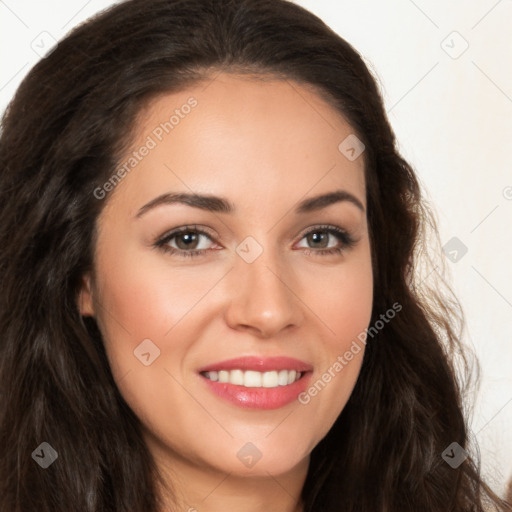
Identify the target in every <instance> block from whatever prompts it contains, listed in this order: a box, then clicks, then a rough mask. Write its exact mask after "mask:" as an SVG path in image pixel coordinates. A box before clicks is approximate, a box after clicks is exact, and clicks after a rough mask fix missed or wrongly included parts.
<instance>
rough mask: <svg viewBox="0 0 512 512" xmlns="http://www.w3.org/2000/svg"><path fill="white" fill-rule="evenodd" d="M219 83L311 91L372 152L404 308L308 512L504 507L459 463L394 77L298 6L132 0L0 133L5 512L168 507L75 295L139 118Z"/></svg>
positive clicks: (428, 224) (0, 495) (447, 302)
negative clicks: (41, 453) (388, 98)
mask: <svg viewBox="0 0 512 512" xmlns="http://www.w3.org/2000/svg"><path fill="white" fill-rule="evenodd" d="M219 71H227V72H232V73H238V74H247V75H254V76H258V75H260V76H268V77H271V78H274V79H276V80H292V81H296V82H298V83H301V84H305V85H309V86H312V87H314V88H315V90H316V91H317V93H318V94H319V95H321V96H322V97H323V98H324V99H325V100H326V101H328V103H329V104H330V105H331V106H332V107H333V108H334V109H337V111H339V113H340V114H341V115H342V116H344V118H345V119H346V120H347V121H348V122H349V124H350V125H351V127H352V128H353V130H354V132H355V133H356V134H357V136H358V137H359V138H360V139H361V140H362V141H363V143H364V144H365V146H366V151H365V153H364V158H365V175H366V184H367V203H368V221H369V231H370V240H371V247H372V264H373V271H374V306H373V308H374V309H373V314H372V320H371V322H372V324H373V323H374V322H375V321H377V320H378V319H379V315H380V314H381V313H382V312H384V311H386V310H387V309H389V308H390V307H391V305H392V304H394V303H395V302H399V303H400V304H401V305H402V311H401V313H400V315H397V316H396V318H395V319H394V320H393V321H392V322H390V323H389V324H388V325H387V326H386V328H385V329H382V330H381V331H380V332H379V333H378V335H377V336H375V337H374V338H372V339H369V340H368V343H367V349H366V352H365V355H364V360H363V364H362V368H361V373H360V376H359V378H358V381H357V383H356V386H355V388H354V390H353V393H352V395H351V397H350V400H349V402H348V403H347V405H346V407H345V408H344V410H343V411H342V413H341V414H340V416H339V418H338V419H337V421H336V422H335V424H334V425H333V427H332V429H331V430H330V431H329V433H328V434H327V435H326V436H325V437H324V439H323V440H322V441H321V442H320V443H319V444H318V445H317V446H316V447H315V448H314V449H313V451H312V454H311V460H310V466H309V471H308V475H307V478H306V482H305V485H304V488H303V492H302V498H303V503H304V510H305V512H334V511H339V510H344V511H345V512H356V511H358V512H397V511H400V512H401V511H411V510H414V511H415V512H422V511H425V512H441V511H442V512H446V511H451V512H481V511H482V510H484V508H485V507H487V506H489V507H490V506H492V507H493V510H505V507H506V503H505V502H504V501H502V500H500V499H499V498H498V496H496V495H495V494H494V493H493V491H492V490H491V489H490V487H489V486H488V485H486V484H485V483H484V482H483V480H482V478H481V477H480V470H479V466H478V461H477V458H476V456H469V457H468V458H467V459H466V460H465V461H464V462H463V463H462V464H461V465H460V466H458V467H457V468H452V467H451V466H450V465H449V464H447V463H446V462H445V460H443V458H442V453H443V451H444V450H445V449H446V448H447V447H448V446H449V445H450V444H451V443H453V442H457V443H458V444H459V445H460V446H461V447H463V448H464V449H466V450H467V451H468V452H470V451H471V450H470V446H469V445H470V444H471V443H470V439H469V429H468V426H467V423H466V419H465V412H464V396H465V395H464V393H465V391H464V390H465V387H464V386H463V383H462V382H459V377H458V370H461V374H463V375H464V376H465V377H467V375H468V368H469V367H468V364H467V360H466V358H465V355H464V352H463V350H462V348H463V347H462V344H461V342H460V336H461V326H462V324H463V318H462V313H461V311H460V310H459V309H458V306H457V303H456V301H454V299H453V297H452V296H451V295H450V294H449V293H448V292H446V293H443V294H441V293H438V292H437V291H436V288H435V286H429V285H427V281H423V282H422V281H421V278H420V275H419V274H420V272H419V271H420V270H421V267H420V259H419V256H420V255H421V253H425V247H426V240H427V234H428V233H427V231H428V229H427V228H429V229H430V228H433V230H434V231H435V219H434V216H433V215H432V214H431V212H430V209H429V208H428V207H427V204H426V201H425V199H424V197H423V194H422V191H421V187H420V184H419V181H418V178H417V177H416V176H415V173H414V171H413V169H412V168H411V166H410V165H409V164H408V163H407V162H406V161H405V160H404V159H403V158H402V157H401V155H400V154H399V152H398V150H397V147H396V144H395V136H394V133H393V131H392V128H391V127H390V125H389V122H388V120H387V117H386V114H385V110H384V107H383V101H382V98H381V95H380V92H379V90H378V87H377V83H376V79H375V78H374V77H373V76H372V74H371V73H370V71H369V70H368V68H367V66H366V65H365V63H364V62H363V59H362V58H361V56H360V55H359V54H358V52H357V51H356V50H355V49H354V48H353V47H352V46H351V45H350V44H349V43H347V42H346V41H345V40H344V39H342V38H341V37H340V36H339V35H337V34H336V33H335V32H333V31H332V30H331V29H330V28H329V27H327V26H326V25H325V24H324V23H323V22H322V21H321V20H320V19H319V18H317V17H316V16H314V15H313V14H311V13H310V12H308V11H306V10H305V9H303V8H301V7H300V6H298V5H295V4H293V3H291V2H289V1H286V0H129V1H125V2H121V3H119V4H117V5H115V6H114V7H112V8H110V9H107V10H105V11H102V12H100V13H98V14H97V15H96V16H94V17H92V18H91V19H90V20H88V21H87V22H86V23H83V24H81V25H79V26H78V27H77V28H75V29H74V30H72V31H71V32H70V33H69V34H68V35H67V36H66V37H65V38H63V39H62V40H61V41H60V42H59V43H58V45H57V47H56V48H55V49H54V51H52V52H51V53H50V54H49V55H48V56H47V57H46V58H43V59H41V60H40V61H39V62H38V63H37V64H36V65H35V66H34V67H33V68H32V69H31V71H30V72H29V73H28V75H27V76H26V78H25V79H24V80H23V81H22V83H21V85H20V86H19V88H18V90H17V92H16V94H15V96H14V98H13V100H12V101H11V103H10V104H9V106H8V108H7V110H6V112H5V114H4V116H3V119H2V133H1V136H0V205H1V206H0V208H1V210H0V247H1V249H0V250H1V253H0V279H1V282H2V293H1V294H0V332H1V338H0V390H1V395H0V453H1V454H2V457H1V458H0V509H1V510H2V511H9V512H33V511H34V510H39V511H40V512H69V511H74V510H77V511H78V510H79V511H81V512H82V511H83V512H157V511H158V510H160V508H159V507H161V506H162V503H161V502H160V498H159V492H158V491H159V485H165V482H164V481H163V478H162V477H161V476H160V475H159V473H158V471H157V467H156V464H155V461H154V460H153V458H152V457H151V454H150V453H149V451H148V449H147V446H146V445H145V443H144V442H143V438H142V435H141V423H140V421H139V419H138V418H137V417H136V415H135V414H134V413H133V411H132V410H131V409H130V408H129V407H128V405H127V404H126V402H125V401H124V400H123V397H122V396H121V394H120V392H119V390H118V388H117V387H116V384H115V381H114V379H113V376H112V373H111V370H110V367H109V364H108V360H107V357H106V354H105V351H104V347H103V343H102V338H101V333H100V332H99V329H98V326H97V325H96V323H95V321H94V319H92V318H82V317H81V316H80V314H79V310H78V305H77V297H78V290H79V287H80V284H81V277H82V276H83V274H84V273H85V272H87V271H89V270H91V269H92V267H93V264H94V259H93V255H94V247H95V243H96V237H95V233H96V231H95V228H96V220H97V218H98V215H99V214H100V213H101V210H102V208H103V207H104V206H105V204H106V203H107V202H108V197H106V198H105V199H104V200H98V199H97V198H96V197H95V195H94V192H93V191H94V190H95V189H96V188H97V187H99V186H101V184H103V183H105V182H106V181H107V179H108V178H109V177H110V176H111V175H112V173H113V170H114V169H116V168H117V166H118V165H119V163H120V162H121V159H122V156H123V154H124V153H125V151H126V150H127V149H128V148H129V147H130V144H131V143H132V142H133V140H134V134H135V132H136V128H137V119H138V115H139V114H140V113H141V112H143V111H144V108H145V107H147V105H148V103H149V102H150V101H151V100H153V99H155V98H156V97H158V96H160V95H163V94H166V93H171V92H176V91H179V90H184V89H185V88H186V87H187V86H189V85H191V84H194V83H197V82H199V81H204V80H211V79H214V77H215V73H217V72H219ZM436 264H437V266H438V267H439V266H440V265H441V264H440V263H439V262H436ZM434 269H435V267H434ZM436 273H437V270H436V271H435V272H434V274H436ZM461 381H462V379H461ZM42 442H48V443H49V444H50V445H51V446H53V447H54V448H55V449H56V451H57V453H58V461H57V463H55V464H52V465H51V466H50V467H49V468H48V469H46V470H43V469H42V468H41V467H40V466H39V465H37V464H36V463H35V462H34V460H33V453H34V450H35V449H36V448H37V447H38V446H39V445H40V444H41V443H42Z"/></svg>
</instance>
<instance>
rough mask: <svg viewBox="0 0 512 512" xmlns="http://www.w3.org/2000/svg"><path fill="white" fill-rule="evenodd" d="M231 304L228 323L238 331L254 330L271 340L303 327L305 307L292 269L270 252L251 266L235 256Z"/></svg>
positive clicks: (231, 281)
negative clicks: (282, 332)
mask: <svg viewBox="0 0 512 512" xmlns="http://www.w3.org/2000/svg"><path fill="white" fill-rule="evenodd" d="M229 278H230V283H229V286H230V290H232V292H231V293H230V296H231V301H230V303H229V306H228V308H227V311H226V322H227V324H228V325H229V326H230V327H231V328H232V329H235V330H246V331H252V332H253V333H254V334H255V335H256V336H258V337H260V338H270V337H274V336H276V335H278V334H279V332H281V331H283V330H285V329H292V328H293V327H297V326H299V325H301V324H302V322H303V318H304V310H303V308H304V304H303V302H302V301H301V300H300V296H299V294H300V290H299V289H298V288H299V284H298V282H297V279H296V277H294V273H293V271H292V268H291V267H289V266H286V265H283V264H279V262H278V257H277V256H272V255H271V254H270V251H263V253H262V254H261V255H260V256H259V257H258V258H257V259H256V260H255V261H253V262H252V263H248V262H247V261H245V260H244V259H243V258H241V257H238V256H237V257H236V262H235V268H234V269H233V270H232V271H231V272H230V273H229Z"/></svg>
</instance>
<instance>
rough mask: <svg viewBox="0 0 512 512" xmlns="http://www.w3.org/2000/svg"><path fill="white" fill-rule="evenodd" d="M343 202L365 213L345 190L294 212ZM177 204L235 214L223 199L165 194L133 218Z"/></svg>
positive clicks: (305, 203) (307, 201)
mask: <svg viewBox="0 0 512 512" xmlns="http://www.w3.org/2000/svg"><path fill="white" fill-rule="evenodd" d="M344 201H346V202H349V203H352V204H353V205H355V206H357V208H359V209H360V210H361V211H362V212H364V211H365V209H364V206H363V204H362V203H361V201H360V200H359V199H358V198H357V197H356V196H354V195H353V194H351V193H350V192H347V191H346V190H336V191H334V192H329V193H327V194H322V195H318V196H314V197H310V198H308V199H304V200H303V201H301V202H300V203H299V204H298V205H297V207H296V208H295V212H296V213H297V214H304V213H310V212H313V211H318V210H321V209H322V208H326V207H328V206H330V205H332V204H335V203H339V202H344ZM177 203H178V204H185V205H187V206H192V207H194V208H199V209H201V210H206V211H209V212H218V213H230V214H234V213H235V212H236V208H235V206H234V205H233V204H232V203H231V202H230V201H229V200H227V199H225V198H223V197H218V196H213V195H201V194H193V193H192V194H191V193H167V194H162V195H160V196H158V197H155V199H152V200H151V201H149V203H147V204H145V205H144V206H142V208H140V209H139V211H138V212H137V214H136V216H135V217H136V218H139V217H141V216H142V215H144V214H145V213H147V212H148V211H149V210H152V209H153V208H156V207H157V206H162V205H172V204H177Z"/></svg>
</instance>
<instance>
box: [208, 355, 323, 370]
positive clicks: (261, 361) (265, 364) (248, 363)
mask: <svg viewBox="0 0 512 512" xmlns="http://www.w3.org/2000/svg"><path fill="white" fill-rule="evenodd" d="M220 370H253V371H256V372H268V371H272V370H277V371H279V370H295V371H297V372H309V371H312V370H313V367H312V366H311V365H310V364H308V363H305V362H304V361H300V360H299V359H294V358H293V357H285V356H279V357H258V356H247V357H237V358H235V359H227V360H226V361H219V362H217V363H212V364H209V365H208V366H203V367H202V368H199V370H198V371H199V372H200V373H201V372H214V371H220Z"/></svg>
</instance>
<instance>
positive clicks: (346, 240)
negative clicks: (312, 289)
mask: <svg viewBox="0 0 512 512" xmlns="http://www.w3.org/2000/svg"><path fill="white" fill-rule="evenodd" d="M320 232H323V233H328V234H331V235H334V236H336V237H337V238H338V240H340V241H341V247H332V248H330V249H319V250H317V249H310V248H303V249H304V250H305V251H310V252H311V253H313V254H315V253H316V254H317V255H318V256H329V255H331V254H341V252H342V251H344V250H346V249H350V248H351V247H353V246H354V244H355V242H356V241H355V240H354V239H353V238H352V236H351V235H350V234H349V233H347V232H346V231H345V230H343V229H340V228H338V227H336V226H317V227H315V228H312V229H310V230H309V231H306V232H305V233H303V234H302V236H301V238H300V239H301V240H302V239H303V238H305V237H306V236H308V235H310V234H312V233H320ZM190 233H192V234H200V235H204V236H206V237H208V238H209V239H210V240H211V239H212V237H211V236H210V234H209V233H207V232H206V231H204V230H202V229H199V228H197V227H196V226H184V227H182V228H179V229H176V230H175V231H172V232H171V233H168V234H166V235H164V236H163V237H162V238H160V239H159V240H157V241H156V242H155V244H154V247H156V248H157V249H160V250H162V251H164V252H165V253H168V254H171V255H178V256H180V257H186V258H192V257H195V256H202V255H203V254H204V253H205V252H207V251H209V250H210V249H199V250H191V251H183V250H182V249H175V248H174V247H169V246H168V245H167V244H168V243H169V242H170V241H171V240H172V239H173V238H176V237H178V236H179V235H183V234H190Z"/></svg>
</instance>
